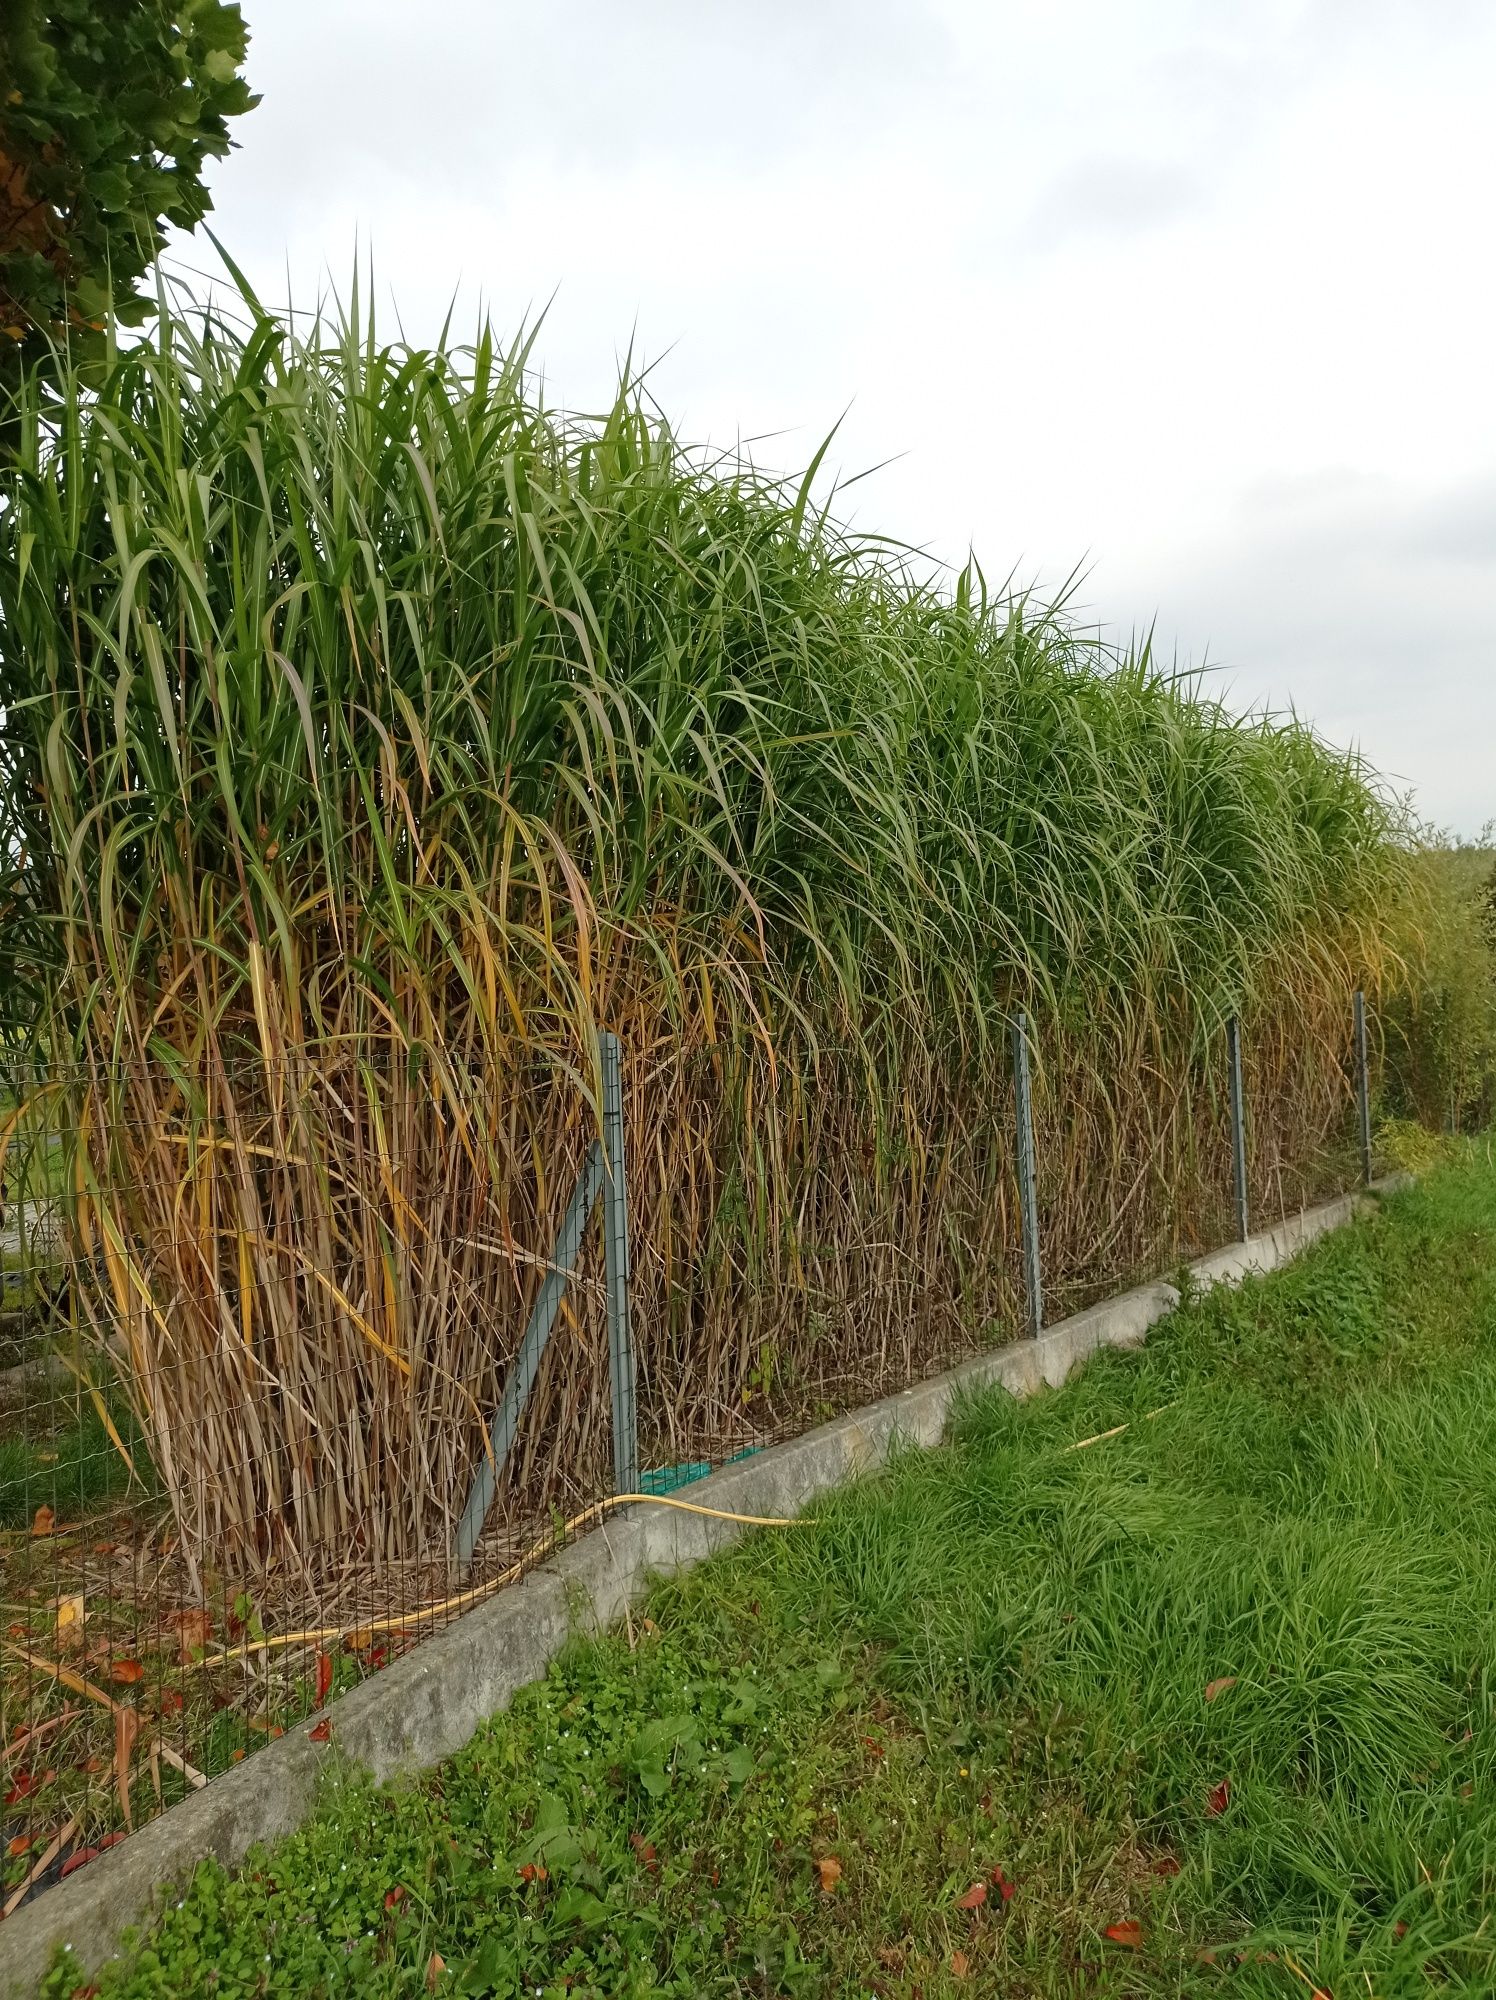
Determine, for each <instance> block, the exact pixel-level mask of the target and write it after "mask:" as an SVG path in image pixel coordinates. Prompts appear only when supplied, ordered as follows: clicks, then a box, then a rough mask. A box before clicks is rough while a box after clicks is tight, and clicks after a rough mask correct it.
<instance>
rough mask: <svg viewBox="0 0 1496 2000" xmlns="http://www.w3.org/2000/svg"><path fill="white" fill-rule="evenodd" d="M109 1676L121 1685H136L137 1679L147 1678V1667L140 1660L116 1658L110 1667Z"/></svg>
mask: <svg viewBox="0 0 1496 2000" xmlns="http://www.w3.org/2000/svg"><path fill="white" fill-rule="evenodd" d="M109 1678H110V1680H112V1681H115V1682H117V1683H118V1684H119V1686H120V1687H134V1685H135V1683H136V1682H137V1681H143V1680H144V1679H145V1668H144V1667H143V1666H142V1665H141V1664H140V1662H139V1660H116V1661H114V1663H113V1664H112V1665H111V1667H110V1669H109Z"/></svg>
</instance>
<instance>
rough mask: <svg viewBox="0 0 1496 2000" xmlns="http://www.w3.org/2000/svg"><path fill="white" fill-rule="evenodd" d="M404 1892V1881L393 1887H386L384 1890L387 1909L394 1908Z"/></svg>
mask: <svg viewBox="0 0 1496 2000" xmlns="http://www.w3.org/2000/svg"><path fill="white" fill-rule="evenodd" d="M404 1894H405V1884H404V1883H403V1882H401V1883H398V1884H397V1885H396V1886H395V1887H394V1888H393V1889H386V1890H385V1892H384V1907H385V1908H386V1909H387V1910H392V1909H394V1907H395V1905H396V1903H398V1902H399V1901H400V1900H401V1898H402V1897H403V1896H404Z"/></svg>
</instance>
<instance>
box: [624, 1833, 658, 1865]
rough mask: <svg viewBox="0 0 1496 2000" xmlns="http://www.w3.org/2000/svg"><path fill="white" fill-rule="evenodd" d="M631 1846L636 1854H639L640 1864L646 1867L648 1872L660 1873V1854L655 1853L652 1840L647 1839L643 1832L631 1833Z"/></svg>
mask: <svg viewBox="0 0 1496 2000" xmlns="http://www.w3.org/2000/svg"><path fill="white" fill-rule="evenodd" d="M629 1846H630V1847H632V1848H633V1850H634V1852H635V1854H637V1855H638V1857H639V1863H640V1866H641V1867H642V1868H643V1869H644V1871H645V1873H646V1874H648V1875H658V1874H659V1872H660V1861H659V1856H658V1855H657V1854H656V1853H655V1850H654V1843H653V1842H652V1841H648V1840H646V1839H645V1838H644V1836H643V1834H642V1833H631V1834H630V1835H629Z"/></svg>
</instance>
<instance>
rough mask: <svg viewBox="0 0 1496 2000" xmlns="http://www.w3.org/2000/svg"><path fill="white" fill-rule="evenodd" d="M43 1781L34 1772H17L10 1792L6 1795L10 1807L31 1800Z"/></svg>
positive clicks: (6, 1801)
mask: <svg viewBox="0 0 1496 2000" xmlns="http://www.w3.org/2000/svg"><path fill="white" fill-rule="evenodd" d="M40 1783H41V1780H40V1779H39V1778H38V1777H37V1775H36V1773H35V1772H34V1771H17V1772H16V1775H15V1779H14V1782H13V1783H12V1785H11V1788H10V1790H9V1791H8V1792H7V1793H6V1794H5V1803H6V1804H7V1805H8V1806H18V1805H19V1804H20V1803H21V1801H22V1800H23V1799H29V1798H30V1797H31V1794H32V1793H33V1792H34V1791H35V1790H36V1788H37V1786H38V1785H39V1784H40Z"/></svg>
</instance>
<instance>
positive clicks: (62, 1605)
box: [56, 1590, 83, 1646]
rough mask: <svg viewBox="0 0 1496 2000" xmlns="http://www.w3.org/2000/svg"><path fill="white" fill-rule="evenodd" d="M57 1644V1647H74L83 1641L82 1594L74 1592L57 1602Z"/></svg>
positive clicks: (78, 1591)
mask: <svg viewBox="0 0 1496 2000" xmlns="http://www.w3.org/2000/svg"><path fill="white" fill-rule="evenodd" d="M56 1609H57V1624H56V1631H57V1643H58V1645H59V1646H76V1645H79V1644H81V1642H82V1639H83V1592H82V1591H81V1590H75V1591H74V1592H72V1594H71V1595H70V1596H68V1597H59V1598H58V1600H57V1606H56Z"/></svg>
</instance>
